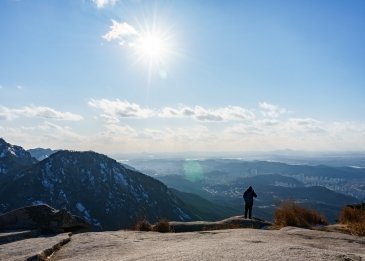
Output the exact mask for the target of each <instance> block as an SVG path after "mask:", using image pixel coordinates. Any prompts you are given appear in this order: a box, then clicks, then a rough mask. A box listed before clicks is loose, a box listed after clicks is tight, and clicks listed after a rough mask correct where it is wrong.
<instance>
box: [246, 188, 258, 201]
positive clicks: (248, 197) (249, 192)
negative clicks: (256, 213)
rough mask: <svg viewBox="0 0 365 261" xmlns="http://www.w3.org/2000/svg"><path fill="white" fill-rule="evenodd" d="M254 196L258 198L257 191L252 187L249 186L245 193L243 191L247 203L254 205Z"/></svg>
mask: <svg viewBox="0 0 365 261" xmlns="http://www.w3.org/2000/svg"><path fill="white" fill-rule="evenodd" d="M254 197H255V198H256V197H257V195H256V193H255V191H254V190H253V188H252V187H249V188H248V189H247V190H246V191H245V193H243V198H244V200H245V203H246V204H250V205H252V204H253V198H254Z"/></svg>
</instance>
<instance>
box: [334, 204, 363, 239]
mask: <svg viewBox="0 0 365 261" xmlns="http://www.w3.org/2000/svg"><path fill="white" fill-rule="evenodd" d="M339 221H340V223H341V224H345V225H347V227H348V229H349V232H350V233H351V234H354V235H358V236H365V210H363V209H360V208H351V207H344V208H343V209H342V210H341V212H340V218H339Z"/></svg>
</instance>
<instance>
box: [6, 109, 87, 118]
mask: <svg viewBox="0 0 365 261" xmlns="http://www.w3.org/2000/svg"><path fill="white" fill-rule="evenodd" d="M17 117H28V118H32V117H41V118H46V119H55V120H65V121H80V120H82V119H83V117H82V116H81V115H78V114H74V113H71V112H60V111H57V110H55V109H52V108H49V107H42V106H25V107H22V108H17V109H10V108H7V107H5V106H0V120H12V119H15V118H17Z"/></svg>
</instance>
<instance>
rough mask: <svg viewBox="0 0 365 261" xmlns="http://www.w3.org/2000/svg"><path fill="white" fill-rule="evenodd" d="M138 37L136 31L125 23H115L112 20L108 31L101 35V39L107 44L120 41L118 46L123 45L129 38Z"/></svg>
mask: <svg viewBox="0 0 365 261" xmlns="http://www.w3.org/2000/svg"><path fill="white" fill-rule="evenodd" d="M135 35H138V32H137V30H136V29H135V28H134V27H133V26H131V25H130V24H128V23H126V22H120V23H119V22H117V21H115V20H112V25H111V26H110V31H109V32H107V33H106V34H105V35H103V38H104V39H105V40H107V41H108V42H110V41H112V40H120V44H121V45H124V44H125V42H126V39H128V38H129V37H131V36H135Z"/></svg>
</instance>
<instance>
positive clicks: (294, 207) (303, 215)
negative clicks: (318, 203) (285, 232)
mask: <svg viewBox="0 0 365 261" xmlns="http://www.w3.org/2000/svg"><path fill="white" fill-rule="evenodd" d="M274 220H275V225H277V226H279V227H285V226H295V227H307V228H308V227H312V226H315V225H328V222H327V220H326V218H325V217H324V216H323V215H321V214H320V213H318V212H317V211H315V210H313V209H308V208H305V207H302V206H300V205H299V204H297V203H295V202H294V201H293V200H286V201H283V202H282V203H281V204H280V206H279V207H278V208H277V209H276V210H275V216H274Z"/></svg>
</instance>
